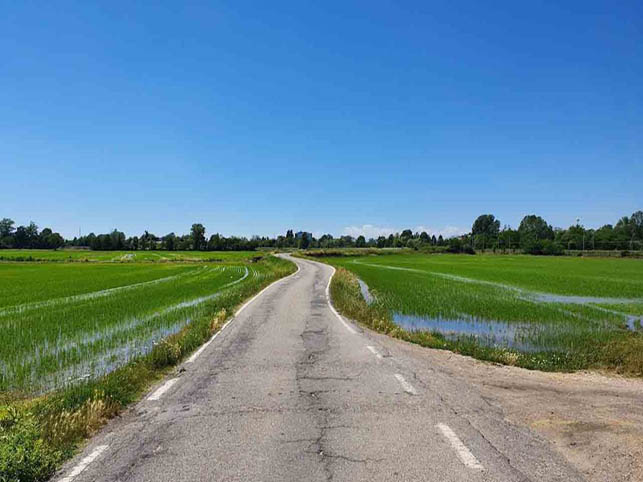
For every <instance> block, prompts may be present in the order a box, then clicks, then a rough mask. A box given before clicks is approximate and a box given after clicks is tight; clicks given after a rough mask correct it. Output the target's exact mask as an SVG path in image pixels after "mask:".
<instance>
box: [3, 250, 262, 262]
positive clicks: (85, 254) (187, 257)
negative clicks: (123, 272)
mask: <svg viewBox="0 0 643 482" xmlns="http://www.w3.org/2000/svg"><path fill="white" fill-rule="evenodd" d="M256 256H261V253H258V252H257V251H90V250H85V249H56V250H54V249H3V250H0V261H59V262H98V261H101V262H115V263H124V262H142V261H152V262H170V261H187V262H189V261H212V262H238V261H244V260H247V259H251V258H253V257H256Z"/></svg>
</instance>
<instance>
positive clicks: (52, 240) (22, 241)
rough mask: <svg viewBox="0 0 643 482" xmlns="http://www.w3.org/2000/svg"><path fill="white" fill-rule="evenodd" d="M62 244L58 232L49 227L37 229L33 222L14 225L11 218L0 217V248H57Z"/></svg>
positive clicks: (63, 241) (62, 240)
mask: <svg viewBox="0 0 643 482" xmlns="http://www.w3.org/2000/svg"><path fill="white" fill-rule="evenodd" d="M64 245H65V240H64V239H63V237H62V236H61V235H60V233H54V232H53V231H52V230H51V229H50V228H45V229H43V230H42V231H38V226H37V225H36V223H34V222H31V223H29V225H28V226H18V227H16V223H15V222H14V221H13V220H12V219H9V218H3V219H0V249H7V248H17V249H58V248H60V247H62V246H64Z"/></svg>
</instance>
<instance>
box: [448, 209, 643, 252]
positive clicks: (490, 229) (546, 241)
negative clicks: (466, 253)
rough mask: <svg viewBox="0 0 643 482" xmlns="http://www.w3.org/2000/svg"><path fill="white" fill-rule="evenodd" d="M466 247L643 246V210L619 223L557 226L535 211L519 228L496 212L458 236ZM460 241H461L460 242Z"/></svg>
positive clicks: (548, 249) (562, 248)
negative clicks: (596, 227) (565, 227)
mask: <svg viewBox="0 0 643 482" xmlns="http://www.w3.org/2000/svg"><path fill="white" fill-rule="evenodd" d="M458 242H459V244H460V247H461V248H462V249H464V248H465V247H468V248H470V249H474V250H475V249H482V250H484V249H493V250H502V251H506V250H517V249H519V250H521V251H523V252H525V253H529V254H562V253H563V252H564V251H565V250H621V251H627V250H632V251H634V250H641V249H643V211H636V212H634V213H633V214H632V215H631V216H623V217H621V218H620V219H619V220H618V221H617V222H616V224H614V225H612V224H605V225H604V226H601V227H600V228H598V229H592V228H589V229H588V228H585V227H584V226H582V225H581V224H580V222H579V221H577V222H576V224H574V225H572V226H569V227H568V228H567V229H563V228H554V227H552V226H551V225H550V224H549V223H547V221H545V220H544V219H543V218H542V217H540V216H537V215H535V214H530V215H527V216H525V217H524V218H523V219H522V221H521V222H520V225H519V226H518V229H512V228H511V227H510V226H507V225H505V226H504V227H503V228H502V229H500V221H499V220H498V219H496V217H495V216H494V215H493V214H482V215H480V216H478V218H476V220H475V221H474V223H473V226H472V227H471V232H470V233H469V234H467V235H465V236H462V237H460V238H459V239H458ZM456 244H457V243H456Z"/></svg>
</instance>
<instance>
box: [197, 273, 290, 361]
mask: <svg viewBox="0 0 643 482" xmlns="http://www.w3.org/2000/svg"><path fill="white" fill-rule="evenodd" d="M300 269H301V268H300V267H299V265H297V271H295V272H294V273H292V274H290V275H288V276H286V277H285V278H281V279H278V280H276V281H274V282H272V283H270V284H269V285H268V286H266V287H265V288H264V289H262V290H261V291H260V292H259V293H257V294H256V295H254V296H253V297H252V298H250V299H249V300H248V301H246V302H245V303H244V304H243V306H241V308H239V309H238V310H237V312H236V313H235V314H234V315H233V316H232V318H230V319H229V320H228V321H226V322H225V323H224V324H223V326H222V327H221V329H220V330H219V331H217V332H216V333H215V334H214V335H212V338H210V339H209V340H208V341H206V342H205V343H204V344H203V345H201V347H200V348H199V349H198V350H197V351H195V352H194V353H192V355H190V358H188V359H187V360H186V361H185V363H194V360H196V359H197V358H198V357H199V355H200V354H201V353H203V352H204V351H205V349H206V348H207V347H208V346H209V345H210V343H212V342H213V341H214V339H215V338H216V337H217V336H219V334H220V333H221V332H222V331H223V330H225V328H226V326H228V325H229V324H230V323H231V322H232V320H234V319H235V318H236V317H237V316H239V313H241V312H242V311H243V310H244V309H245V308H246V306H248V305H249V304H250V303H252V302H253V301H254V300H256V299H257V298H259V296H261V295H262V294H263V293H264V292H265V291H266V290H267V289H268V288H271V287H272V286H275V285H276V284H277V283H281V282H282V281H285V280H287V279H288V278H290V277H291V276H295V275H296V274H297V273H299V270H300Z"/></svg>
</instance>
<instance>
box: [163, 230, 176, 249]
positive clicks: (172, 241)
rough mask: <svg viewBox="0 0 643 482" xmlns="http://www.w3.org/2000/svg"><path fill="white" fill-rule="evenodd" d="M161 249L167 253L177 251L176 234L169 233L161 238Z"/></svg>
mask: <svg viewBox="0 0 643 482" xmlns="http://www.w3.org/2000/svg"><path fill="white" fill-rule="evenodd" d="M161 247H162V248H163V249H165V250H167V251H174V250H175V249H176V234H174V233H168V234H166V235H165V236H163V237H162V238H161Z"/></svg>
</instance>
